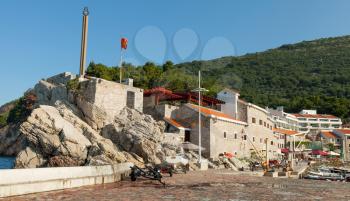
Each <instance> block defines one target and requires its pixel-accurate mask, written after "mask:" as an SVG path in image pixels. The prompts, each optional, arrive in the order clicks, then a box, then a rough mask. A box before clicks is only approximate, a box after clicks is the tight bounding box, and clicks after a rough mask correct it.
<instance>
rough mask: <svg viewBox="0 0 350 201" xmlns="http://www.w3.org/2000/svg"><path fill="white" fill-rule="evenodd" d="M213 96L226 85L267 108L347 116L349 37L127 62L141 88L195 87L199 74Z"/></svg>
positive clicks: (101, 69) (97, 67)
mask: <svg viewBox="0 0 350 201" xmlns="http://www.w3.org/2000/svg"><path fill="white" fill-rule="evenodd" d="M199 69H201V70H202V72H203V85H204V87H205V88H207V89H209V90H210V92H208V93H209V95H215V94H216V93H217V92H218V91H219V90H221V89H222V88H224V87H229V88H234V89H238V90H240V92H241V98H243V99H245V100H246V101H249V102H252V103H255V104H258V105H260V106H262V107H265V106H269V107H276V106H284V107H285V110H286V111H287V112H299V111H300V110H301V109H317V110H318V112H319V113H329V114H334V115H337V116H339V117H342V118H344V119H346V120H348V118H349V116H350V115H349V112H350V36H344V37H336V38H325V39H319V40H314V41H304V42H300V43H297V44H291V45H289V44H288V45H282V46H281V47H279V48H276V49H271V50H267V51H265V52H260V53H254V54H247V55H244V56H239V57H223V58H219V59H215V60H211V61H193V62H188V63H182V64H177V65H173V63H172V62H169V61H168V62H166V63H165V64H164V65H162V66H157V65H155V64H153V63H150V62H148V63H146V64H145V65H143V66H138V67H135V66H132V65H130V64H124V71H125V75H124V77H130V78H134V80H135V85H136V86H138V87H142V88H145V89H147V88H152V87H155V86H164V87H167V88H169V89H171V90H174V91H186V90H191V89H193V88H195V87H196V82H197V72H198V70H199ZM87 73H88V75H91V76H96V77H102V78H105V79H108V80H115V81H118V80H119V69H118V68H115V67H110V68H108V67H107V66H105V65H103V64H95V63H90V65H89V68H88V70H87Z"/></svg>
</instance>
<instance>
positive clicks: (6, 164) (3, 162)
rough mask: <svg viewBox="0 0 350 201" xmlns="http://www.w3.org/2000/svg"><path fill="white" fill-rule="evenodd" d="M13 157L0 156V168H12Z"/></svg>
mask: <svg viewBox="0 0 350 201" xmlns="http://www.w3.org/2000/svg"><path fill="white" fill-rule="evenodd" d="M14 162H15V157H7V156H0V169H12V168H13V165H14Z"/></svg>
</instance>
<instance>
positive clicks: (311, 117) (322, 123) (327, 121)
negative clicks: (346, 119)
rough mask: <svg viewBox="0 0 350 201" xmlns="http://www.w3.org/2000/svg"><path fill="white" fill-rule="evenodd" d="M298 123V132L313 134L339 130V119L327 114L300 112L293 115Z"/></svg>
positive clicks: (314, 111)
mask: <svg viewBox="0 0 350 201" xmlns="http://www.w3.org/2000/svg"><path fill="white" fill-rule="evenodd" d="M293 115H294V116H296V117H297V119H298V122H299V131H301V132H307V133H311V134H315V133H317V132H318V131H320V130H334V129H338V128H341V125H342V121H341V119H340V118H338V117H336V116H333V115H329V114H317V111H316V110H302V111H301V112H300V113H299V114H293Z"/></svg>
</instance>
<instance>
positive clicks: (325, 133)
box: [321, 131, 337, 138]
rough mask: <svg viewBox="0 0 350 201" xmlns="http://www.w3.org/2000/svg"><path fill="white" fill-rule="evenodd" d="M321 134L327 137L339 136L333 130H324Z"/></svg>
mask: <svg viewBox="0 0 350 201" xmlns="http://www.w3.org/2000/svg"><path fill="white" fill-rule="evenodd" d="M321 134H322V135H323V136H324V137H326V138H337V136H336V135H335V134H334V133H333V132H331V131H322V132H321Z"/></svg>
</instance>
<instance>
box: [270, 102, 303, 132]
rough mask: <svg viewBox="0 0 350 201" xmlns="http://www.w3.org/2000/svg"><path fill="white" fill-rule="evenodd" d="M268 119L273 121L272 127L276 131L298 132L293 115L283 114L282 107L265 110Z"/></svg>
mask: <svg viewBox="0 0 350 201" xmlns="http://www.w3.org/2000/svg"><path fill="white" fill-rule="evenodd" d="M266 110H267V111H268V112H269V115H270V117H271V118H272V120H273V121H274V127H275V128H278V129H285V130H292V131H299V124H298V119H297V117H296V116H294V115H293V114H289V113H286V112H284V108H283V106H280V107H277V108H276V109H273V108H266Z"/></svg>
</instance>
